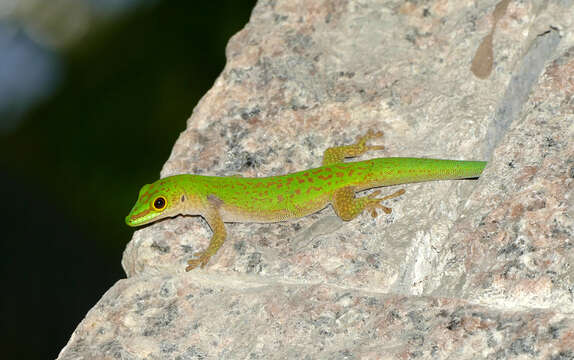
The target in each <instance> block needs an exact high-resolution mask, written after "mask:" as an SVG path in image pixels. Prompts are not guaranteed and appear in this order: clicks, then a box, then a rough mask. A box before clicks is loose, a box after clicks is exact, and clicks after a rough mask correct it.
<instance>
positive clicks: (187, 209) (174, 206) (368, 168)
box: [126, 131, 486, 271]
mask: <svg viewBox="0 0 574 360" xmlns="http://www.w3.org/2000/svg"><path fill="white" fill-rule="evenodd" d="M382 135H383V134H382V132H373V131H368V132H367V134H365V135H364V136H361V137H359V138H358V139H357V142H356V143H354V144H352V145H346V146H337V147H332V148H328V149H327V150H325V153H324V154H323V163H322V165H321V166H320V167H317V168H313V169H308V170H303V171H299V172H296V173H292V174H287V175H280V176H270V177H263V178H249V177H240V176H223V177H222V176H202V175H190V174H185V175H175V176H169V177H166V178H164V179H160V180H157V181H156V182H154V183H153V184H148V185H144V186H143V187H142V189H141V190H140V193H139V197H138V200H137V202H136V204H135V205H134V207H133V209H132V210H131V211H130V213H129V214H128V216H127V217H126V224H128V225H129V226H139V225H143V224H147V223H150V222H153V221H156V220H159V219H163V218H166V217H172V216H176V215H201V216H203V218H204V219H205V220H206V221H207V223H208V224H209V226H210V227H211V230H212V231H213V235H212V237H211V241H210V243H209V246H208V247H207V249H206V250H204V251H200V252H197V253H195V254H194V255H193V256H194V259H191V260H189V261H188V266H187V268H186V271H189V270H191V269H194V268H196V267H197V266H201V267H204V266H205V265H206V264H207V262H208V261H209V258H211V257H212V256H213V255H215V253H217V250H219V248H220V247H221V245H223V242H224V241H225V238H226V237H227V233H226V231H225V225H224V223H226V222H260V223H270V222H277V221H284V220H289V219H295V218H300V217H303V216H306V215H309V214H312V213H314V212H317V211H319V210H321V209H323V208H324V207H326V206H327V205H329V204H331V205H332V206H333V209H334V210H335V213H336V214H337V215H338V216H339V217H340V218H341V219H343V220H347V221H348V220H351V219H353V218H355V217H357V216H358V215H359V214H361V213H362V212H363V211H365V210H366V211H368V212H370V213H371V215H372V216H373V217H376V216H377V211H376V210H377V209H381V210H382V211H384V212H385V213H387V214H390V212H391V209H390V208H388V207H386V206H383V205H381V204H380V202H381V201H384V200H388V199H392V198H395V197H397V196H399V195H402V194H404V193H405V191H404V190H403V189H401V190H398V191H396V192H394V193H392V194H391V195H387V196H383V197H377V196H378V195H379V194H380V190H377V191H374V192H372V193H371V194H369V195H367V196H363V197H359V198H356V197H355V194H356V193H357V192H359V191H363V190H367V189H371V188H375V187H380V186H388V185H397V184H406V183H414V182H421V181H431V180H453V179H466V178H476V177H478V176H479V175H480V174H481V173H482V170H483V169H484V167H485V166H486V162H484V161H456V160H438V159H423V158H398V157H394V158H393V157H391V158H376V159H371V160H366V161H357V162H349V163H345V162H343V160H344V159H345V158H352V157H356V156H359V155H361V154H363V153H365V152H367V151H370V150H382V149H383V148H384V147H383V146H380V145H371V146H369V145H367V144H366V143H367V141H368V140H370V139H373V138H377V137H380V136H382Z"/></svg>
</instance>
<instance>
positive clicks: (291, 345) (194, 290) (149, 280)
mask: <svg viewBox="0 0 574 360" xmlns="http://www.w3.org/2000/svg"><path fill="white" fill-rule="evenodd" d="M497 4H498V6H497ZM572 22H574V5H572V4H571V3H568V2H541V1H531V2H518V1H500V2H496V1H484V2H479V3H477V2H474V1H458V2H447V1H438V0H437V1H425V2H403V1H374V0H373V1H335V0H331V1H318V0H305V1H303V0H299V1H293V0H277V1H260V2H259V3H258V5H257V6H256V8H255V9H254V11H253V14H252V17H251V20H250V22H249V23H248V24H247V25H246V27H245V29H243V30H242V31H241V32H239V33H238V34H237V35H235V36H234V37H233V38H232V39H231V40H230V42H229V45H228V47H227V58H228V62H227V65H226V68H225V70H224V71H223V73H222V74H221V76H220V77H219V79H218V80H217V81H216V82H215V84H214V86H213V88H212V89H211V90H210V91H209V92H208V93H207V94H206V95H205V96H204V98H203V99H202V100H201V101H200V103H199V104H198V105H197V107H196V108H195V109H194V112H193V115H192V116H191V118H190V119H189V120H188V126H187V129H186V130H185V131H184V132H183V133H182V134H181V136H180V138H179V139H178V141H177V142H176V144H175V145H174V149H173V152H172V155H171V157H170V158H169V160H168V161H167V163H166V164H165V167H164V169H163V171H162V176H168V175H173V174H179V173H197V174H208V175H233V174H241V175H243V176H269V175H276V174H282V173H286V172H291V171H297V170H301V169H305V168H308V167H312V166H318V165H319V164H320V161H321V157H322V152H323V151H324V150H325V149H326V148H327V147H330V146H333V145H340V144H345V143H350V142H352V140H353V139H354V138H355V137H356V136H357V135H359V134H362V133H364V132H365V131H366V130H368V129H374V130H383V131H385V133H386V136H385V138H384V139H382V140H381V142H380V143H382V144H384V145H385V146H386V149H385V150H384V151H382V152H379V153H371V154H367V155H366V156H364V157H363V158H368V157H374V156H417V157H435V158H452V159H468V160H488V161H489V164H488V166H487V168H486V170H485V172H484V174H483V176H482V177H481V179H479V180H478V181H444V182H432V183H422V184H413V185H408V186H398V187H392V188H388V189H384V190H385V191H388V192H389V193H390V192H392V191H394V190H396V189H398V188H401V187H403V188H405V189H406V191H407V192H406V194H405V195H403V196H401V197H399V198H397V199H393V200H392V201H390V202H389V203H386V204H385V205H388V206H391V207H392V208H393V213H392V214H391V215H388V216H387V215H380V216H379V217H377V218H376V219H373V218H371V216H370V215H368V214H365V215H363V216H360V217H359V218H357V219H355V220H353V221H351V222H347V223H345V222H342V221H340V220H338V219H337V218H336V217H334V213H333V211H332V210H331V209H330V208H327V209H325V210H322V211H321V212H319V213H317V214H314V215H312V216H308V217H306V218H303V219H300V220H297V221H291V222H284V223H276V224H229V225H228V226H227V229H228V234H229V235H228V240H227V242H226V243H225V244H224V246H223V248H222V249H221V250H220V251H219V253H218V254H217V255H216V256H215V257H213V258H212V259H211V261H210V263H209V264H208V266H207V267H206V268H205V269H202V270H194V271H192V272H190V273H185V272H184V268H185V263H186V261H187V260H188V259H189V258H190V256H191V254H192V253H193V252H195V251H197V250H200V249H203V248H204V247H205V246H207V244H208V241H209V237H210V235H211V232H210V230H209V228H208V226H207V224H206V223H205V222H204V221H203V220H202V219H201V218H196V217H177V218H174V219H169V220H165V221H160V222H158V223H156V224H154V225H151V226H148V227H145V228H143V229H141V230H138V231H137V232H136V233H135V234H134V238H133V239H132V241H131V242H130V243H129V244H128V246H127V248H126V251H125V253H124V259H123V265H124V269H125V270H126V273H127V275H128V279H124V280H120V281H118V283H117V284H116V285H114V287H113V288H112V289H110V290H109V291H108V292H107V293H106V294H105V295H104V297H103V298H102V300H101V301H100V302H99V303H98V304H96V305H95V307H94V308H93V309H92V310H91V311H90V312H89V313H88V314H87V315H86V318H85V319H84V320H83V321H82V322H81V323H80V324H79V326H78V328H77V329H76V331H75V332H74V334H73V335H72V337H71V339H70V342H69V343H68V345H67V346H66V347H65V348H64V349H63V350H62V353H61V354H60V357H59V359H112V358H121V359H204V358H217V359H219V358H222V359H236V358H242V359H243V358H281V359H283V358H289V359H290V358H293V359H300V358H308V359H312V358H329V359H353V358H365V359H367V358H380V359H387V358H389V359H391V358H401V359H407V358H433V359H446V358H449V359H476V358H492V359H507V358H516V359H530V358H532V359H537V358H543V359H574V268H573V265H574V248H573V247H574V244H573V242H574V199H573V198H572V196H573V187H574V185H573V184H574V141H573V139H574V125H573V124H574V115H573V114H574V101H573V100H572V99H573V98H574V36H573V33H572V30H571V29H572V28H573V24H572ZM489 38H490V40H489ZM485 39H486V40H485ZM489 44H490V45H491V48H490V49H486V50H485V47H488V46H489ZM477 64H478V65H477Z"/></svg>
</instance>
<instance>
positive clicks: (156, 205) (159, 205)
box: [151, 196, 167, 211]
mask: <svg viewBox="0 0 574 360" xmlns="http://www.w3.org/2000/svg"><path fill="white" fill-rule="evenodd" d="M151 206H152V207H153V209H154V210H155V211H162V210H163V209H165V207H166V206H167V200H166V199H165V198H164V197H163V196H158V197H156V198H155V200H154V201H153V202H152V203H151Z"/></svg>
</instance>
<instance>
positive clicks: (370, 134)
mask: <svg viewBox="0 0 574 360" xmlns="http://www.w3.org/2000/svg"><path fill="white" fill-rule="evenodd" d="M382 136H383V132H382V131H377V132H375V131H373V130H372V129H369V130H368V131H367V133H366V134H365V135H360V136H358V137H357V142H356V144H355V145H356V146H360V147H363V146H364V147H365V151H371V150H383V149H384V148H385V147H384V146H383V145H369V146H366V145H365V144H366V143H367V141H369V140H371V139H376V138H380V137H382Z"/></svg>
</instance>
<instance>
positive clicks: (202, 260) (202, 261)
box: [185, 251, 211, 271]
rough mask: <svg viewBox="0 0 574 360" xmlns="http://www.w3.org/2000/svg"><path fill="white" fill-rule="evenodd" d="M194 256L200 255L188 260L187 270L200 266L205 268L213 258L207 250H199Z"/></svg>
mask: <svg viewBox="0 0 574 360" xmlns="http://www.w3.org/2000/svg"><path fill="white" fill-rule="evenodd" d="M193 256H194V257H197V256H199V257H198V258H197V259H191V260H188V261H187V267H186V268H185V271H190V270H193V269H195V268H196V267H198V266H199V267H201V268H203V267H204V266H205V265H207V262H208V261H209V258H211V255H210V254H208V253H207V251H200V252H197V253H195V254H193Z"/></svg>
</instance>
